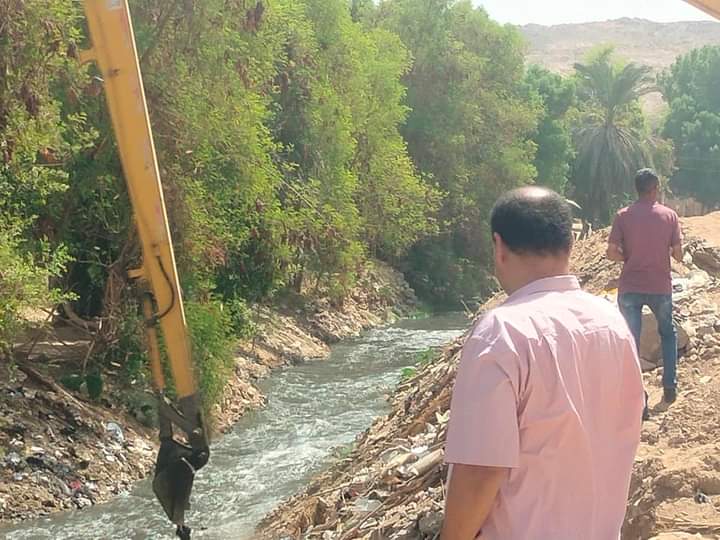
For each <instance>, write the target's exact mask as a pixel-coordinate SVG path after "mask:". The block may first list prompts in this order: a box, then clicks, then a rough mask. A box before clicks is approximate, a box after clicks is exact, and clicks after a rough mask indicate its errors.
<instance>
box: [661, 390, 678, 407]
mask: <svg viewBox="0 0 720 540" xmlns="http://www.w3.org/2000/svg"><path fill="white" fill-rule="evenodd" d="M676 399H677V388H665V389H664V391H663V401H664V402H665V403H668V404H670V403H675V400H676Z"/></svg>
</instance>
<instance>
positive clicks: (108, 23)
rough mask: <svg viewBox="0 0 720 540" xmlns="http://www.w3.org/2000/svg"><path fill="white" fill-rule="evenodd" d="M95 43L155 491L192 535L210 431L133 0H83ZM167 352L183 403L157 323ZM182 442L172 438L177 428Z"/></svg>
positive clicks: (85, 56) (88, 56) (86, 55)
mask: <svg viewBox="0 0 720 540" xmlns="http://www.w3.org/2000/svg"><path fill="white" fill-rule="evenodd" d="M84 8H85V15H86V17H87V22H88V28H89V30H90V39H91V42H92V47H91V48H90V49H89V50H86V51H83V52H82V53H81V61H94V62H95V63H96V64H97V67H98V69H99V70H100V72H101V75H102V79H103V81H104V85H105V92H106V96H107V103H108V108H109V109H110V117H111V119H112V125H113V129H114V131H115V137H116V139H117V145H118V149H119V152H120V159H121V162H122V168H123V171H124V173H125V180H126V182H127V186H128V192H129V194H130V201H131V203H132V207H133V213H134V216H135V224H136V226H137V231H138V235H139V238H140V243H141V245H142V258H143V262H142V268H140V269H137V270H133V271H131V272H130V276H131V277H132V278H135V279H137V280H138V281H139V282H140V285H141V287H142V288H143V289H144V291H145V292H144V294H143V299H142V300H143V312H144V317H145V323H146V338H147V345H148V352H149V357H150V366H151V371H152V376H153V381H154V386H155V390H156V392H157V394H158V398H159V427H160V453H159V455H158V458H157V462H156V466H155V478H154V481H153V490H154V491H155V494H156V496H157V497H158V499H159V501H160V503H161V504H162V506H163V508H164V510H165V512H166V513H167V515H168V517H169V518H170V520H171V521H172V522H173V523H175V524H176V525H177V527H178V530H177V532H178V536H180V537H181V538H189V536H190V529H189V528H188V527H187V526H186V525H185V523H184V519H185V510H186V509H187V508H188V506H189V499H190V491H191V489H192V483H193V478H194V474H195V471H196V470H197V469H199V468H201V467H203V466H204V465H205V464H206V463H207V461H208V457H209V446H208V437H207V434H206V430H205V426H204V423H203V419H202V414H201V407H200V400H199V398H198V393H197V386H196V383H195V379H194V370H193V363H192V360H191V354H190V352H191V348H190V340H189V336H188V330H187V324H186V321H185V313H184V310H183V301H182V291H181V290H180V283H179V280H178V274H177V268H176V265H175V255H174V253H173V246H172V240H171V236H170V228H169V225H168V219H167V213H166V210H165V201H164V198H163V190H162V184H161V182H160V174H159V171H158V164H157V157H156V155H155V146H154V144H153V137H152V130H151V128H150V120H149V117H148V111H147V104H146V102H145V93H144V90H143V82H142V76H141V73H140V65H139V62H138V55H137V50H136V48H135V39H134V35H133V29H132V24H131V21H130V11H129V9H128V5H127V0H84ZM158 325H159V326H160V328H161V330H162V336H163V338H164V342H165V348H166V350H167V357H168V359H169V364H170V371H171V373H172V377H173V381H174V387H175V394H176V396H177V406H174V405H173V404H171V403H170V401H169V400H168V399H167V397H166V396H165V380H164V377H163V367H162V364H161V358H160V349H159V346H158V337H157V330H156V329H157V326H158ZM173 428H176V429H178V430H179V431H181V432H182V433H183V434H184V436H183V438H182V440H176V439H175V438H174V429H173Z"/></svg>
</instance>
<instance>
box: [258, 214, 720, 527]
mask: <svg viewBox="0 0 720 540" xmlns="http://www.w3.org/2000/svg"><path fill="white" fill-rule="evenodd" d="M715 219H718V216H710V217H708V218H706V219H704V221H703V220H702V219H701V220H697V221H693V223H692V224H690V225H688V227H686V229H687V231H688V236H689V237H690V238H689V242H688V245H689V252H690V253H691V256H693V257H694V256H695V255H696V254H697V255H698V261H699V262H700V263H702V266H703V267H704V268H706V269H712V265H713V264H715V263H720V251H718V250H717V249H716V248H715V246H713V245H712V243H706V242H704V241H702V240H700V239H696V238H693V237H692V235H693V234H694V233H695V231H700V230H702V227H703V226H710V225H708V224H709V223H710V222H711V221H713V220H715ZM607 235H608V233H607V231H599V232H597V233H596V234H595V235H593V236H592V237H590V238H589V239H587V240H585V241H583V242H580V243H579V244H578V246H577V247H576V252H575V253H576V254H575V256H574V259H573V265H572V266H573V271H574V272H575V273H576V274H577V275H578V276H579V277H580V279H581V281H582V282H583V284H584V286H585V288H586V289H587V290H589V291H591V292H594V293H600V292H602V291H604V290H607V289H609V288H610V289H611V288H613V287H614V285H615V284H616V280H617V277H618V272H619V266H618V265H616V264H613V263H611V262H609V261H607V260H606V259H605V257H604V252H605V246H606V242H607ZM708 261H709V262H708ZM718 268H720V265H718ZM675 270H676V271H677V273H678V274H679V275H680V276H687V275H689V274H690V273H691V272H693V271H695V272H697V271H698V268H696V267H694V265H692V264H691V265H689V266H688V267H686V266H683V265H678V266H677V267H676V268H675ZM679 296H681V301H679V302H678V314H679V316H680V318H681V319H682V321H681V322H682V323H683V324H684V325H685V327H686V328H687V329H688V333H689V334H690V338H691V341H690V344H689V345H688V348H687V350H686V351H685V357H684V358H683V359H682V360H681V363H680V366H679V370H678V371H679V378H680V384H681V388H680V393H679V398H678V401H677V402H676V404H674V405H673V406H671V407H670V408H669V409H668V408H666V407H664V406H662V405H661V404H659V402H660V401H661V397H662V388H661V382H660V378H659V377H660V373H659V372H658V371H652V372H649V373H646V375H645V378H646V386H647V388H648V391H649V393H650V403H651V407H652V419H651V420H650V421H649V422H646V423H645V426H644V428H643V435H642V438H643V442H642V446H641V449H640V451H639V453H638V457H637V460H636V464H635V470H634V474H633V481H632V486H631V493H630V502H629V506H628V515H627V522H626V526H625V530H624V532H623V538H624V540H636V539H648V538H652V537H654V536H656V535H658V534H660V535H661V536H659V537H658V540H660V539H662V540H669V539H672V538H676V539H680V538H719V537H720V513H719V512H718V511H717V510H716V506H717V507H718V508H720V443H718V442H716V441H720V333H718V332H717V330H720V319H719V318H720V314H719V311H718V304H720V284H718V281H717V280H716V279H715V278H712V277H708V280H707V282H706V283H705V284H704V285H703V286H702V287H701V288H696V289H693V290H691V291H686V294H685V295H684V296H682V295H679ZM500 299H501V297H497V298H494V299H493V300H491V301H490V302H489V303H488V304H486V306H485V308H486V309H487V308H488V307H490V306H492V305H495V304H496V303H497V302H498V301H499V300H500ZM716 329H717V330H716ZM461 345H462V339H461V340H457V341H456V342H454V343H452V344H451V345H449V346H448V347H447V348H446V349H445V350H444V351H443V353H442V355H441V356H440V357H439V358H437V359H436V360H435V361H433V362H432V363H430V364H429V365H428V366H426V367H425V368H424V369H422V370H420V371H419V373H418V374H417V375H416V376H415V377H414V378H413V379H412V380H410V381H408V382H406V383H404V384H402V385H401V386H400V387H398V389H397V392H396V393H395V395H394V396H393V398H392V402H391V407H392V410H391V413H390V414H389V415H388V416H387V417H385V418H381V419H379V420H378V421H377V422H375V424H374V425H373V426H372V427H371V428H370V429H369V430H367V431H366V432H365V433H363V434H362V435H360V436H359V437H358V439H357V443H356V445H355V448H354V450H353V452H352V453H351V454H350V455H349V456H348V457H347V458H346V459H344V460H342V461H341V462H339V463H337V464H336V465H335V466H334V467H333V468H331V469H330V470H328V471H326V472H325V473H323V474H322V475H320V476H319V477H318V478H316V479H315V480H314V481H313V482H312V483H311V484H310V486H309V487H308V488H307V489H306V490H305V492H303V493H301V494H299V495H297V496H295V497H293V498H292V499H290V500H289V501H287V502H286V503H285V504H284V505H283V506H281V507H280V508H279V509H277V510H276V511H275V512H274V513H273V514H272V515H270V516H268V517H267V518H266V520H265V521H264V522H263V523H262V524H261V526H260V528H259V532H258V535H259V536H261V537H270V538H280V537H283V538H286V537H288V536H289V537H293V538H300V537H302V538H322V539H324V540H332V539H339V540H349V539H351V538H364V539H373V540H380V539H384V538H393V539H405V540H410V539H434V538H437V535H438V533H439V530H440V527H441V525H442V511H443V506H444V494H445V491H444V490H445V486H444V484H443V480H444V478H445V473H446V471H445V466H444V465H443V463H442V458H443V447H444V442H445V434H446V429H447V423H448V419H449V411H448V409H449V405H450V396H451V391H452V386H453V381H454V378H455V370H456V367H457V362H458V359H459V351H460V348H461ZM696 534H697V535H698V536H693V535H696ZM702 535H708V536H702Z"/></svg>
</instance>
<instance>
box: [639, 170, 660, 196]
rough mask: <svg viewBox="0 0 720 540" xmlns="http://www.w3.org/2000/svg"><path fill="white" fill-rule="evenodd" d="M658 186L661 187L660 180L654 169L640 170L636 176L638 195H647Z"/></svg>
mask: <svg viewBox="0 0 720 540" xmlns="http://www.w3.org/2000/svg"><path fill="white" fill-rule="evenodd" d="M658 185H660V180H659V179H658V175H657V174H656V173H655V171H653V170H652V169H640V170H639V171H638V172H637V173H636V174H635V189H636V190H637V192H638V195H646V194H648V193H650V192H651V191H652V190H653V189H655V188H656V187H657V186H658Z"/></svg>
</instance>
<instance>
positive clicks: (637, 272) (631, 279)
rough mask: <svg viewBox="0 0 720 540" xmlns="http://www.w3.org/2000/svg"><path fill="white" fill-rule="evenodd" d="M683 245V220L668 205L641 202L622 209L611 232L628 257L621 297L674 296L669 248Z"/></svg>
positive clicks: (622, 275)
mask: <svg viewBox="0 0 720 540" xmlns="http://www.w3.org/2000/svg"><path fill="white" fill-rule="evenodd" d="M681 242H682V232H681V231H680V220H679V219H678V215H677V214H676V213H675V212H674V211H673V210H671V209H670V208H668V207H667V206H663V205H662V204H660V203H649V202H643V201H638V202H636V203H635V204H633V205H632V206H629V207H627V208H623V209H622V210H620V211H619V212H618V213H617V216H616V217H615V221H614V223H613V226H612V231H611V232H610V243H612V244H616V245H618V246H620V247H621V248H622V250H623V254H624V255H625V265H624V266H623V270H622V274H621V275H620V289H619V292H620V294H623V293H642V294H672V278H671V276H670V248H671V247H672V246H676V245H678V244H680V243H681Z"/></svg>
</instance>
